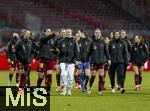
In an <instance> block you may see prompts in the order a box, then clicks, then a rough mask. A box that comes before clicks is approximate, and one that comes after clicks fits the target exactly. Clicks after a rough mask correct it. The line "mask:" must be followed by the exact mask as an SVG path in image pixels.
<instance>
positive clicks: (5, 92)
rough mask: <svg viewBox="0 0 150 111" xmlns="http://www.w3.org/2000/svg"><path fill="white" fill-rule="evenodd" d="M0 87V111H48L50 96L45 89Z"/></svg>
mask: <svg viewBox="0 0 150 111" xmlns="http://www.w3.org/2000/svg"><path fill="white" fill-rule="evenodd" d="M22 90H23V92H24V93H21V92H20V90H19V91H18V88H16V87H0V98H1V99H0V111H8V110H9V111H10V110H12V109H14V108H15V111H41V110H43V109H45V111H50V96H48V95H47V90H46V89H45V87H42V88H22Z"/></svg>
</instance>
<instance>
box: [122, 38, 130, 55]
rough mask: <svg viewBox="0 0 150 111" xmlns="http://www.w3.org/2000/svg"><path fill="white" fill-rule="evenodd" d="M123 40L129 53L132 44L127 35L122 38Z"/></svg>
mask: <svg viewBox="0 0 150 111" xmlns="http://www.w3.org/2000/svg"><path fill="white" fill-rule="evenodd" d="M123 41H124V42H125V43H126V46H127V50H128V52H129V53H131V49H132V44H131V42H130V40H129V39H128V38H127V37H125V38H124V39H123Z"/></svg>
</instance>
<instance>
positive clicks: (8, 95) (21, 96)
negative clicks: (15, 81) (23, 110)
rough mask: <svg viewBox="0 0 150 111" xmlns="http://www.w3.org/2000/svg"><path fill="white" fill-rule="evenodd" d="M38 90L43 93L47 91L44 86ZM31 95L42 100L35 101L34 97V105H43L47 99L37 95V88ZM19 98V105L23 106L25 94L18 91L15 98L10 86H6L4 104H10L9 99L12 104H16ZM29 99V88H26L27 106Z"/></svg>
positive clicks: (29, 104)
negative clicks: (40, 101)
mask: <svg viewBox="0 0 150 111" xmlns="http://www.w3.org/2000/svg"><path fill="white" fill-rule="evenodd" d="M40 91H42V92H43V94H47V92H46V90H45V89H44V88H40ZM28 92H29V93H28ZM33 95H34V97H36V98H39V99H41V100H43V102H42V103H38V102H37V101H36V99H33V104H34V105H35V106H45V105H46V103H47V99H46V97H45V96H41V95H38V93H37V90H34V92H33ZM20 99H21V106H24V104H25V103H24V101H25V95H24V94H21V93H18V94H17V96H16V99H15V97H14V95H13V93H12V90H11V88H6V106H10V104H9V103H10V100H11V102H12V105H13V106H17V105H18V102H19V100H20ZM30 99H31V94H30V88H27V106H31V103H30Z"/></svg>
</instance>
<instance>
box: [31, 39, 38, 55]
mask: <svg viewBox="0 0 150 111" xmlns="http://www.w3.org/2000/svg"><path fill="white" fill-rule="evenodd" d="M30 40H31V41H32V45H33V50H34V52H37V53H34V55H33V56H34V57H37V56H38V53H39V45H38V42H37V41H36V40H35V39H31V38H30Z"/></svg>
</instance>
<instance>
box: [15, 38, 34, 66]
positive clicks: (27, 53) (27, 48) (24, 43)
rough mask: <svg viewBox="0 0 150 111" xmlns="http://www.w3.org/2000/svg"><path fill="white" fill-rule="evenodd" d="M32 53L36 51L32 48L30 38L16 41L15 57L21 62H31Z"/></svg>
mask: <svg viewBox="0 0 150 111" xmlns="http://www.w3.org/2000/svg"><path fill="white" fill-rule="evenodd" d="M34 53H36V52H34V50H33V45H32V41H31V40H30V39H22V40H20V41H19V42H18V43H17V45H16V57H17V59H18V60H19V61H20V62H21V63H23V64H28V63H31V62H32V57H33V54H34Z"/></svg>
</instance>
